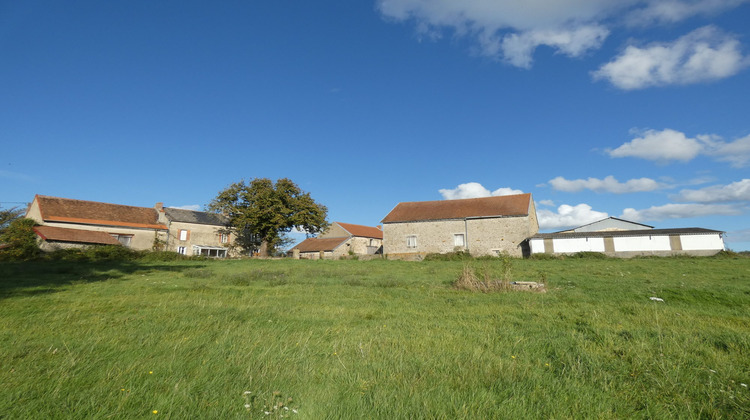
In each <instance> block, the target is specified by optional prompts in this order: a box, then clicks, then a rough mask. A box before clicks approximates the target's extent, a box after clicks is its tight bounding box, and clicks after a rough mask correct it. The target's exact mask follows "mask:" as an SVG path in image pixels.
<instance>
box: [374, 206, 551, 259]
mask: <svg viewBox="0 0 750 420" xmlns="http://www.w3.org/2000/svg"><path fill="white" fill-rule="evenodd" d="M532 206H533V204H532ZM537 231H538V225H537V223H536V212H535V211H533V207H532V212H530V215H529V216H519V217H492V218H476V219H452V220H433V221H425V222H404V223H386V224H385V225H384V226H383V236H384V239H383V252H384V253H385V254H387V255H388V256H389V257H396V256H406V255H409V254H418V255H425V254H430V253H438V254H444V253H448V252H453V251H465V250H468V251H469V252H470V253H471V254H472V255H474V256H481V255H499V254H502V253H508V254H509V255H511V256H516V257H521V256H522V255H523V253H522V249H521V243H522V242H523V241H525V240H526V239H527V238H529V237H530V236H533V235H534V234H536V232H537ZM456 235H463V237H464V245H463V246H456ZM409 236H413V237H415V240H416V246H415V247H409V246H407V238H408V237H409Z"/></svg>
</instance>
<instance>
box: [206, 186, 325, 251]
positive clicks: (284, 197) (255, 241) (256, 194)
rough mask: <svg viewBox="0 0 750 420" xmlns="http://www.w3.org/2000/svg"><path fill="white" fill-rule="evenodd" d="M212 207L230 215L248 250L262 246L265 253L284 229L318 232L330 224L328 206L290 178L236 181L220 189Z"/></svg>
mask: <svg viewBox="0 0 750 420" xmlns="http://www.w3.org/2000/svg"><path fill="white" fill-rule="evenodd" d="M208 209H209V210H210V211H213V212H216V213H220V214H223V215H225V216H227V218H228V222H227V223H228V226H229V227H230V228H231V229H232V230H233V231H234V232H235V234H236V235H237V240H236V242H237V243H238V244H239V245H240V246H241V247H243V248H245V249H247V250H253V249H256V248H259V253H260V255H261V256H268V254H269V252H271V251H272V250H273V248H274V247H275V246H277V245H279V243H280V242H281V241H282V239H283V235H282V234H283V232H289V231H291V230H292V229H295V228H296V229H300V230H303V231H305V232H307V233H310V234H315V233H318V232H321V231H322V230H323V229H325V228H326V227H328V222H327V221H326V216H327V214H328V209H327V208H326V207H325V206H323V205H321V204H319V203H316V202H315V200H313V199H312V197H310V193H306V192H304V191H302V190H301V189H300V188H299V187H298V186H297V184H295V183H294V182H292V181H291V180H290V179H287V178H281V179H279V180H277V181H276V182H275V183H274V182H272V181H271V180H270V179H268V178H255V179H253V180H252V181H250V183H249V184H248V183H245V181H244V180H242V181H240V182H236V183H234V184H232V185H230V186H229V187H227V188H226V189H224V190H222V191H220V192H219V194H218V195H217V196H216V198H214V199H213V201H211V203H210V204H209V205H208Z"/></svg>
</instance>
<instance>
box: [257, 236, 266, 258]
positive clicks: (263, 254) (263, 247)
mask: <svg viewBox="0 0 750 420" xmlns="http://www.w3.org/2000/svg"><path fill="white" fill-rule="evenodd" d="M258 256H259V257H262V258H265V257H267V256H268V241H266V240H265V239H264V240H263V241H261V243H260V249H258Z"/></svg>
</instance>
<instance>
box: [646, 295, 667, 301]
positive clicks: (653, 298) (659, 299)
mask: <svg viewBox="0 0 750 420" xmlns="http://www.w3.org/2000/svg"><path fill="white" fill-rule="evenodd" d="M649 299H651V300H653V301H654V302H664V299H662V298H660V297H656V296H651V297H650V298H649Z"/></svg>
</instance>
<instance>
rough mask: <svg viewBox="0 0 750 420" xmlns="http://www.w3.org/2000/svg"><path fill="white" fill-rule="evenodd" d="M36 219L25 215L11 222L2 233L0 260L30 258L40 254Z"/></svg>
mask: <svg viewBox="0 0 750 420" xmlns="http://www.w3.org/2000/svg"><path fill="white" fill-rule="evenodd" d="M34 226H36V221H35V220H32V219H27V218H25V217H22V218H17V219H15V220H13V221H12V222H10V224H9V225H8V227H7V228H5V229H4V230H3V231H2V233H0V244H2V248H0V260H29V259H32V258H35V257H37V256H38V255H39V253H40V251H39V246H38V245H37V243H36V233H34Z"/></svg>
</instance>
